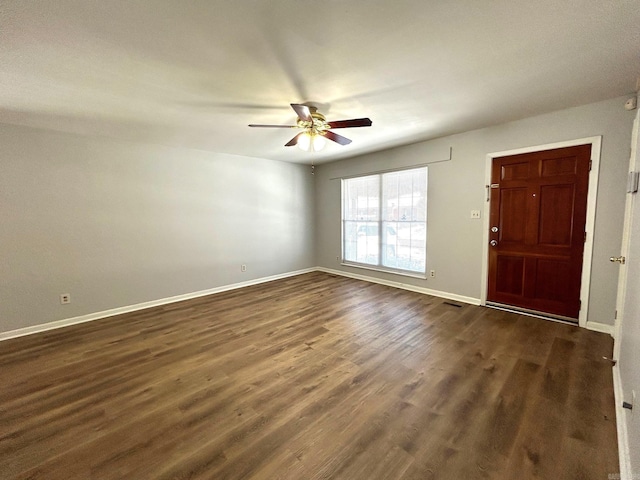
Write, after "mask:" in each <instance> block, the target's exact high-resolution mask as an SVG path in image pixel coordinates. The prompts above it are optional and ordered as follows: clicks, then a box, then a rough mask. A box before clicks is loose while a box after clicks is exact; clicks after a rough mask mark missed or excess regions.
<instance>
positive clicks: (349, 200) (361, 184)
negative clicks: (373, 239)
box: [343, 175, 380, 222]
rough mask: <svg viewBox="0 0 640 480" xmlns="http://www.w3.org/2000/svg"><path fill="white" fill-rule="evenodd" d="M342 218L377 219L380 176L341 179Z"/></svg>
mask: <svg viewBox="0 0 640 480" xmlns="http://www.w3.org/2000/svg"><path fill="white" fill-rule="evenodd" d="M343 189H344V194H343V202H344V205H343V208H344V211H343V218H344V220H370V221H376V222H377V221H378V219H379V209H380V177H379V176H378V175H371V176H368V177H359V178H350V179H348V180H344V181H343Z"/></svg>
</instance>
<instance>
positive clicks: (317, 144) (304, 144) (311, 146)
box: [297, 132, 327, 152]
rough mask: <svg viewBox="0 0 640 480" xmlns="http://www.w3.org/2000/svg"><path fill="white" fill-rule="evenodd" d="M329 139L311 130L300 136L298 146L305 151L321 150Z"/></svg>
mask: <svg viewBox="0 0 640 480" xmlns="http://www.w3.org/2000/svg"><path fill="white" fill-rule="evenodd" d="M326 144H327V141H326V140H325V138H324V137H323V136H322V135H319V134H317V133H311V132H304V133H302V134H301V135H300V136H299V137H298V143H297V145H298V148H299V149H300V150H304V151H305V152H319V151H320V150H322V149H323V148H324V147H325V145H326Z"/></svg>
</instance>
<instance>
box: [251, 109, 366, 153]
mask: <svg viewBox="0 0 640 480" xmlns="http://www.w3.org/2000/svg"><path fill="white" fill-rule="evenodd" d="M291 108H293V110H294V111H295V112H296V114H297V115H298V120H297V121H296V124H295V125H256V124H251V125H249V126H250V127H262V128H300V129H302V130H303V131H302V132H300V133H299V134H297V135H296V136H295V137H293V138H292V139H291V140H289V141H288V142H287V143H285V144H284V146H285V147H292V146H293V145H298V147H300V148H301V149H303V150H306V151H315V152H317V151H319V150H321V149H322V148H323V147H324V145H325V143H326V140H325V139H329V140H331V141H333V142H336V143H339V144H340V145H349V144H350V143H351V140H349V139H348V138H347V137H343V136H342V135H338V134H337V133H334V132H332V131H331V130H329V129H330V128H352V127H370V126H371V124H372V122H371V119H370V118H353V119H351V120H337V121H335V122H328V121H327V120H326V118H325V117H324V115H322V114H321V113H319V112H318V109H317V108H316V107H314V106H308V105H302V104H299V103H292V104H291Z"/></svg>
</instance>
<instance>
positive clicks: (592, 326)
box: [0, 267, 614, 342]
mask: <svg viewBox="0 0 640 480" xmlns="http://www.w3.org/2000/svg"><path fill="white" fill-rule="evenodd" d="M310 272H325V273H330V274H333V275H340V276H342V277H348V278H354V279H356V280H363V281H365V282H370V283H378V284H380V285H386V286H388V287H394V288H400V289H402V290H408V291H411V292H417V293H422V294H424V295H432V296H434V297H440V298H446V299H447V300H454V301H457V302H462V303H468V304H470V305H481V304H482V301H481V299H479V298H475V297H467V296H464V295H458V294H456V293H450V292H443V291H441V290H433V289H431V288H425V287H418V286H416V285H411V284H408V283H402V282H394V281H392V280H383V279H380V278H375V277H370V276H368V275H361V274H357V273H350V272H344V271H342V270H333V269H331V268H325V267H312V268H305V269H303V270H296V271H293V272H287V273H282V274H278V275H271V276H268V277H261V278H256V279H254V280H249V281H246V282H240V283H233V284H230V285H223V286H221V287H215V288H210V289H207V290H200V291H198V292H191V293H185V294H183V295H176V296H173V297H166V298H160V299H158V300H151V301H149V302H142V303H136V304H134V305H127V306H124V307H117V308H112V309H109V310H103V311H100V312H94V313H89V314H87V315H81V316H78V317H71V318H63V319H62V320H55V321H53V322H47V323H41V324H39V325H33V326H31V327H25V328H19V329H17V330H9V331H8V332H0V342H1V341H3V340H9V339H11V338H18V337H23V336H25V335H32V334H34V333H41V332H46V331H48V330H55V329H57V328H63V327H68V326H70V325H77V324H79V323H85V322H91V321H93V320H100V319H102V318H107V317H113V316H116V315H122V314H124V313H130V312H136V311H138V310H144V309H146V308H152V307H158V306H162V305H167V304H170V303H175V302H182V301H184V300H191V299H192V298H198V297H204V296H207V295H213V294H215V293H221V292H226V291H229V290H236V289H238V288H243V287H249V286H251V285H258V284H260V283H266V282H271V281H273V280H280V279H282V278H288V277H294V276H296V275H302V274H304V273H310ZM586 328H587V329H589V330H593V331H596V332H602V333H607V334H609V335H611V336H613V334H614V326H612V325H606V324H604V323H598V322H587V324H586Z"/></svg>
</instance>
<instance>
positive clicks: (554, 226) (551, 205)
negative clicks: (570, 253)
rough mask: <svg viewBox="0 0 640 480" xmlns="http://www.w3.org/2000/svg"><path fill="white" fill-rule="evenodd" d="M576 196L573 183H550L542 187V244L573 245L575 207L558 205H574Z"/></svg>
mask: <svg viewBox="0 0 640 480" xmlns="http://www.w3.org/2000/svg"><path fill="white" fill-rule="evenodd" d="M574 196H575V188H574V186H573V185H548V186H544V187H542V188H540V225H539V227H538V231H539V233H540V237H539V243H540V244H543V245H555V246H563V247H570V246H571V236H572V233H573V216H572V212H573V208H558V206H559V205H572V204H573V198H574Z"/></svg>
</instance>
